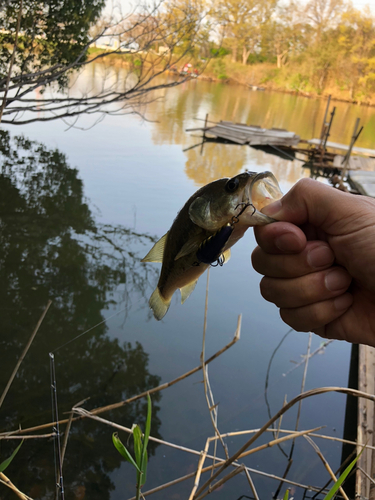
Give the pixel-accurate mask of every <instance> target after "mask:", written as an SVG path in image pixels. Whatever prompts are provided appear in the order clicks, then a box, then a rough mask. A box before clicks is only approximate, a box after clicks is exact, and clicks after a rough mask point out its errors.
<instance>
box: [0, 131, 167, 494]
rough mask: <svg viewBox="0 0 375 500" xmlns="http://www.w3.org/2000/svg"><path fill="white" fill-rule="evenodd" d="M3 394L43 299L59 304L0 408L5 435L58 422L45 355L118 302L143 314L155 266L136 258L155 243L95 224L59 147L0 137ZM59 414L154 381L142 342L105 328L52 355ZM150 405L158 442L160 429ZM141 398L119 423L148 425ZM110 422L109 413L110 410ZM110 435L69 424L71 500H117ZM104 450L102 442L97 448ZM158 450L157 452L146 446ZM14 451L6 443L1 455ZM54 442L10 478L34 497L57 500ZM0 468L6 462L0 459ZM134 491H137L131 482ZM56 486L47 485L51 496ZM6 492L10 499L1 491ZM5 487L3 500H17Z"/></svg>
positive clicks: (34, 445) (35, 451)
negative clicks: (53, 419)
mask: <svg viewBox="0 0 375 500" xmlns="http://www.w3.org/2000/svg"><path fill="white" fill-rule="evenodd" d="M0 159H1V164H2V166H1V172H0V282H1V287H0V308H1V320H2V321H1V325H2V326H1V336H0V353H1V355H0V356H1V365H2V370H1V372H0V388H1V389H0V390H1V391H2V390H3V389H2V388H4V387H5V384H6V382H7V380H8V377H9V375H10V373H11V371H12V369H13V367H14V365H15V363H16V361H17V359H18V356H19V355H20V353H21V352H22V349H23V347H24V345H25V343H26V341H27V339H28V338H29V336H30V334H31V332H32V330H33V328H34V327H35V324H36V322H37V320H38V318H39V316H40V314H41V311H42V310H43V309H44V307H45V305H46V303H47V301H48V300H49V299H51V300H52V306H51V308H50V310H49V312H48V314H47V316H46V318H45V319H44V322H43V323H42V326H41V328H40V330H39V332H38V335H37V337H36V338H35V341H34V343H33V345H32V347H31V349H30V351H29V353H28V355H27V357H26V358H25V360H24V362H23V363H22V364H21V367H20V369H19V371H18V375H17V378H16V379H15V381H14V383H13V385H12V387H11V389H10V392H9V393H8V396H7V397H6V399H5V401H4V404H3V406H2V408H1V410H0V414H1V420H0V422H1V423H0V432H3V431H5V430H14V429H16V428H17V427H18V426H19V425H20V426H21V427H22V428H27V427H30V426H33V425H38V424H41V423H45V422H49V421H50V420H51V400H50V388H49V378H50V376H49V361H48V352H49V351H51V350H55V349H56V348H57V347H59V346H61V345H63V344H65V343H66V342H67V341H69V340H70V339H72V338H73V337H75V336H76V335H78V334H79V333H82V332H85V331H86V330H88V329H89V328H90V327H92V326H93V325H96V324H99V323H101V322H103V320H104V314H103V311H104V310H105V309H110V308H111V304H112V302H113V300H114V295H115V294H118V297H117V300H116V302H117V301H118V302H120V303H121V302H122V309H123V314H126V311H127V310H129V308H130V307H131V302H130V297H133V300H134V298H136V300H137V306H138V307H146V304H147V299H146V288H147V286H148V282H149V280H150V279H154V276H153V275H152V276H150V273H156V272H157V271H156V270H152V269H149V268H148V267H146V266H145V265H143V264H141V263H140V262H139V259H140V257H139V255H138V254H139V253H142V254H143V253H144V248H147V247H149V246H150V243H152V242H153V241H154V238H152V237H151V236H149V235H148V234H139V233H137V231H136V230H135V229H129V228H124V227H121V226H117V227H114V226H110V225H100V224H98V223H97V222H96V221H95V217H94V215H93V213H92V212H91V210H90V208H89V206H88V202H87V200H86V199H85V197H84V191H83V182H82V181H81V180H80V178H79V177H78V171H77V170H76V169H74V168H71V167H70V166H69V165H68V163H67V159H66V157H65V156H64V155H63V154H62V153H61V152H59V151H58V150H49V149H47V148H46V147H45V146H44V145H43V144H41V143H39V142H35V141H34V142H33V141H30V140H28V139H26V138H24V137H14V138H12V137H11V136H10V134H9V133H8V132H6V131H4V130H1V131H0ZM56 373H57V386H58V400H59V404H60V415H63V412H65V411H67V410H69V409H70V408H71V407H72V405H74V404H76V403H77V402H79V401H81V400H83V399H85V398H87V397H90V400H89V401H88V402H87V403H86V407H87V408H93V407H96V406H102V405H107V404H110V403H113V402H117V401H120V400H123V399H126V398H127V397H130V396H132V395H135V394H138V393H140V392H143V391H145V390H147V389H149V388H151V387H154V386H155V385H158V383H159V377H158V376H155V375H152V374H150V373H149V370H148V354H147V353H146V352H145V351H144V349H143V347H142V345H141V344H140V343H139V342H136V343H135V345H132V344H131V343H129V342H125V343H123V344H120V343H119V341H118V339H115V340H112V339H111V338H110V337H109V336H108V335H107V326H106V324H105V323H104V322H103V323H102V324H100V325H99V326H98V327H97V328H95V329H94V330H93V331H92V332H90V333H89V334H87V335H84V336H82V337H81V338H79V339H78V340H77V341H76V342H73V343H71V344H69V345H68V346H66V347H64V348H62V349H60V350H59V351H58V353H57V355H56ZM159 399H160V396H159V395H155V396H154V397H153V422H152V429H153V435H156V436H157V435H158V434H159V433H158V429H159V426H160V421H159V418H158V410H159V407H158V405H157V402H158V401H159ZM145 415H146V406H145V402H143V401H138V402H136V403H135V404H132V405H127V406H125V407H124V408H123V409H122V410H120V411H116V417H115V418H116V419H118V421H120V422H121V423H122V424H123V425H127V426H131V425H132V424H133V422H135V421H136V422H138V423H140V425H141V426H144V420H145V418H144V417H145ZM106 417H107V418H109V419H111V418H112V417H113V415H111V413H107V414H106ZM110 435H111V432H110V430H109V429H108V428H105V427H101V426H100V425H98V424H97V423H95V422H92V421H90V422H88V421H83V422H81V423H79V424H77V425H73V428H72V433H71V436H70V440H69V444H68V448H67V454H66V458H65V468H66V470H67V471H69V472H68V474H67V476H66V477H65V484H66V487H67V491H68V493H67V496H66V498H68V499H69V498H90V499H98V500H99V499H100V500H103V499H107V498H110V491H111V490H113V489H114V484H113V483H112V482H111V479H110V475H109V474H110V472H111V471H113V470H114V469H116V468H118V467H119V466H120V464H121V457H120V456H119V454H118V453H117V452H116V450H115V449H114V448H113V445H112V442H111V439H110ZM99 443H100V446H99ZM150 446H151V448H150V450H151V453H153V452H154V450H155V444H154V443H150ZM13 449H14V443H12V444H10V443H8V442H4V441H1V448H0V457H2V458H5V457H6V456H8V455H9V452H10V450H13ZM52 456H53V455H52V443H51V442H46V441H45V440H37V441H35V440H32V441H27V442H26V443H25V444H24V446H23V447H22V448H21V451H20V453H19V455H18V456H17V459H16V460H15V461H14V462H13V464H12V465H11V466H10V467H9V469H8V470H7V473H9V477H11V478H12V481H13V482H14V483H15V484H17V486H18V487H20V489H21V490H22V489H25V490H26V491H27V493H28V494H29V495H31V496H32V497H34V498H46V499H47V498H54V488H53V484H54V477H53V467H54V466H53V459H52ZM0 461H1V459H0ZM131 486H132V485H131ZM51 488H52V489H51ZM3 490H4V491H3ZM8 495H9V491H7V489H6V488H4V487H2V491H1V495H0V496H1V498H4V499H6V498H13V497H12V494H10V495H9V496H8Z"/></svg>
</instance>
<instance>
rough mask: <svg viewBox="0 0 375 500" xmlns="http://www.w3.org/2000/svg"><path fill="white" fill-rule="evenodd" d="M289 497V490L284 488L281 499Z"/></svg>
mask: <svg viewBox="0 0 375 500" xmlns="http://www.w3.org/2000/svg"><path fill="white" fill-rule="evenodd" d="M288 499H289V490H285V493H284V497H283V500H288Z"/></svg>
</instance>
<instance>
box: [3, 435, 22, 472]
mask: <svg viewBox="0 0 375 500" xmlns="http://www.w3.org/2000/svg"><path fill="white" fill-rule="evenodd" d="M22 443H23V440H22V441H21V442H20V444H19V445H18V446H17V448H16V449H15V450H14V452H13V453H12V454H11V456H10V457H9V458H7V459H6V460H4V462H2V463H1V464H0V472H4V471H5V469H6V468H7V467H8V466H9V464H10V463H11V461H12V460H13V458H14V457H15V456H16V455H17V453H18V450H19V449H20V448H21V446H22Z"/></svg>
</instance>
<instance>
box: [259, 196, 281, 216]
mask: <svg viewBox="0 0 375 500" xmlns="http://www.w3.org/2000/svg"><path fill="white" fill-rule="evenodd" d="M281 207H282V203H281V200H277V201H275V202H273V203H270V204H269V205H266V206H265V207H263V208H262V213H264V214H266V215H269V216H270V217H273V216H275V215H276V214H277V212H280V210H281Z"/></svg>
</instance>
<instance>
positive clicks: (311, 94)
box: [88, 49, 375, 107]
mask: <svg viewBox="0 0 375 500" xmlns="http://www.w3.org/2000/svg"><path fill="white" fill-rule="evenodd" d="M104 52H105V51H102V50H100V49H95V52H94V51H93V52H91V53H89V56H88V58H89V59H94V58H95V56H97V55H99V54H100V53H104ZM126 57H127V54H121V53H109V54H108V56H106V57H105V58H103V59H101V60H98V61H97V62H98V63H104V64H109V65H115V66H117V65H121V66H123V65H125V66H129V62H128V61H126ZM218 61H219V62H218ZM184 63H185V61H180V62H179V66H183V65H184ZM220 63H223V60H222V59H211V60H210V61H209V62H208V64H207V66H206V67H205V68H204V69H203V70H202V72H200V73H199V74H198V76H197V77H192V78H191V79H197V80H203V81H209V82H214V83H222V84H224V85H233V84H235V85H241V86H244V87H248V88H249V91H253V92H259V91H262V90H268V91H273V92H280V93H284V94H290V95H296V96H301V97H306V98H308V99H321V100H327V99H328V98H329V96H331V100H332V101H337V102H343V103H347V104H354V105H357V106H362V107H363V106H366V107H375V95H374V96H373V99H374V100H373V101H372V100H369V99H366V100H364V101H359V100H357V99H351V98H350V97H347V96H345V95H342V94H345V93H348V92H349V91H348V90H341V89H337V86H335V85H333V86H327V90H325V91H322V92H321V93H320V92H317V91H314V90H311V91H307V90H302V89H290V88H288V87H287V84H288V82H287V81H286V82H285V84H284V85H280V84H278V83H277V81H276V79H275V78H271V77H270V75H269V73H272V72H274V71H275V70H277V68H276V66H275V65H271V64H269V63H259V64H253V65H247V66H242V65H241V64H239V63H229V62H226V66H227V67H226V68H225V69H224V72H228V73H231V72H232V73H233V74H234V76H227V75H226V74H225V75H223V76H216V75H215V74H214V73H215V72H217V70H216V71H215V64H216V65H217V64H220ZM194 66H195V65H194V64H193V67H194ZM197 66H199V64H197ZM160 67H161V66H160ZM220 69H221V70H223V68H220ZM198 71H201V70H200V69H199V67H198ZM165 72H166V73H167V74H169V75H172V74H174V75H176V72H175V71H171V70H165ZM255 74H256V75H255ZM249 79H251V82H252V83H249ZM264 80H266V81H264ZM251 87H255V88H254V89H252V88H251ZM340 94H341V95H340Z"/></svg>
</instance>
